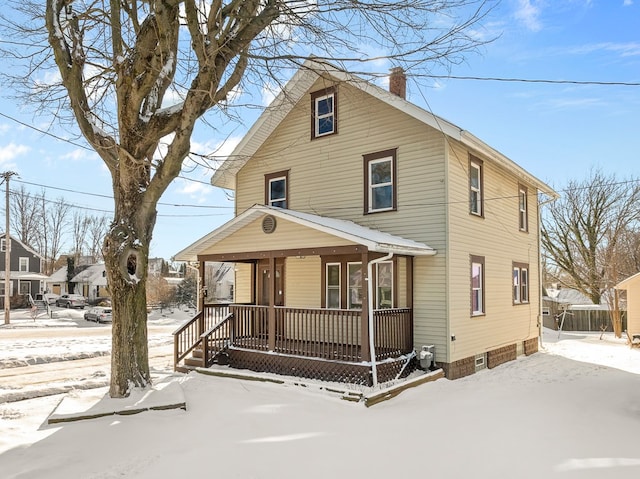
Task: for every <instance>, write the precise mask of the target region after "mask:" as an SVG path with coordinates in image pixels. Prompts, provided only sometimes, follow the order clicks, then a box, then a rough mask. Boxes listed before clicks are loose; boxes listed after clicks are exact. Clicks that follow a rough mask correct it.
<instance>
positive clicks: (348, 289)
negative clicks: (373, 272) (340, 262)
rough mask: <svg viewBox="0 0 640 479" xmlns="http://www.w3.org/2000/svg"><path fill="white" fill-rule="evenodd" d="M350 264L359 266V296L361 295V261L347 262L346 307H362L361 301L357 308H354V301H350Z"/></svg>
mask: <svg viewBox="0 0 640 479" xmlns="http://www.w3.org/2000/svg"><path fill="white" fill-rule="evenodd" d="M351 265H357V266H360V296H362V288H363V287H364V285H363V284H362V262H361V261H351V262H347V309H362V303H360V305H359V306H358V307H357V308H354V307H353V305H354V303H352V302H351V283H350V282H349V280H350V276H349V269H350V268H349V267H350V266H351Z"/></svg>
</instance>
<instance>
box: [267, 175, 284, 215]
mask: <svg viewBox="0 0 640 479" xmlns="http://www.w3.org/2000/svg"><path fill="white" fill-rule="evenodd" d="M264 192H265V201H264V203H265V204H266V205H268V206H275V207H276V208H288V205H287V204H288V198H289V170H287V171H279V172H277V173H271V174H269V175H265V177H264Z"/></svg>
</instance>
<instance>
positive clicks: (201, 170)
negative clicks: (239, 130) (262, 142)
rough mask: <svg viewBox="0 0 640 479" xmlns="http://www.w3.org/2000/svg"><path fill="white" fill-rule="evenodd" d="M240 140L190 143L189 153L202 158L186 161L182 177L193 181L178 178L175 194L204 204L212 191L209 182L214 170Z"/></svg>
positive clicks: (234, 138) (228, 139)
mask: <svg viewBox="0 0 640 479" xmlns="http://www.w3.org/2000/svg"><path fill="white" fill-rule="evenodd" d="M240 140H242V137H241V136H230V137H228V138H227V139H225V140H223V141H219V142H205V143H198V142H195V141H192V142H191V151H192V152H193V153H197V154H199V155H202V157H199V158H198V157H195V156H194V158H193V159H187V160H186V161H185V163H184V166H183V174H182V176H184V177H188V178H191V179H193V180H195V181H189V180H186V179H183V178H179V179H178V180H177V181H176V185H177V189H176V193H179V194H182V195H187V196H188V197H189V198H190V199H191V200H192V201H195V202H197V203H199V204H202V203H205V202H206V201H207V198H208V196H209V195H210V194H211V193H213V191H214V190H213V187H212V186H211V185H210V181H211V177H212V176H213V173H214V172H215V169H216V168H217V167H218V165H219V164H220V163H221V162H222V161H223V160H225V159H226V158H227V157H228V156H229V155H230V154H231V152H232V151H233V150H234V148H235V147H236V146H237V145H238V143H239V142H240Z"/></svg>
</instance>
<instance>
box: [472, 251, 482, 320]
mask: <svg viewBox="0 0 640 479" xmlns="http://www.w3.org/2000/svg"><path fill="white" fill-rule="evenodd" d="M484 288H485V286H484V257H482V256H471V316H481V315H483V314H485V304H484Z"/></svg>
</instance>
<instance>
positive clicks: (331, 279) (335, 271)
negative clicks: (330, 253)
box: [326, 263, 341, 309]
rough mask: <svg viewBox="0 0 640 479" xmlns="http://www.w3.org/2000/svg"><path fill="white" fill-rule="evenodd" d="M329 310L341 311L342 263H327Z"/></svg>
mask: <svg viewBox="0 0 640 479" xmlns="http://www.w3.org/2000/svg"><path fill="white" fill-rule="evenodd" d="M326 267H327V272H326V278H327V291H326V295H327V296H326V298H327V308H329V309H340V303H341V302H340V283H341V281H340V279H341V278H340V276H341V275H340V263H327V266H326Z"/></svg>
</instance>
